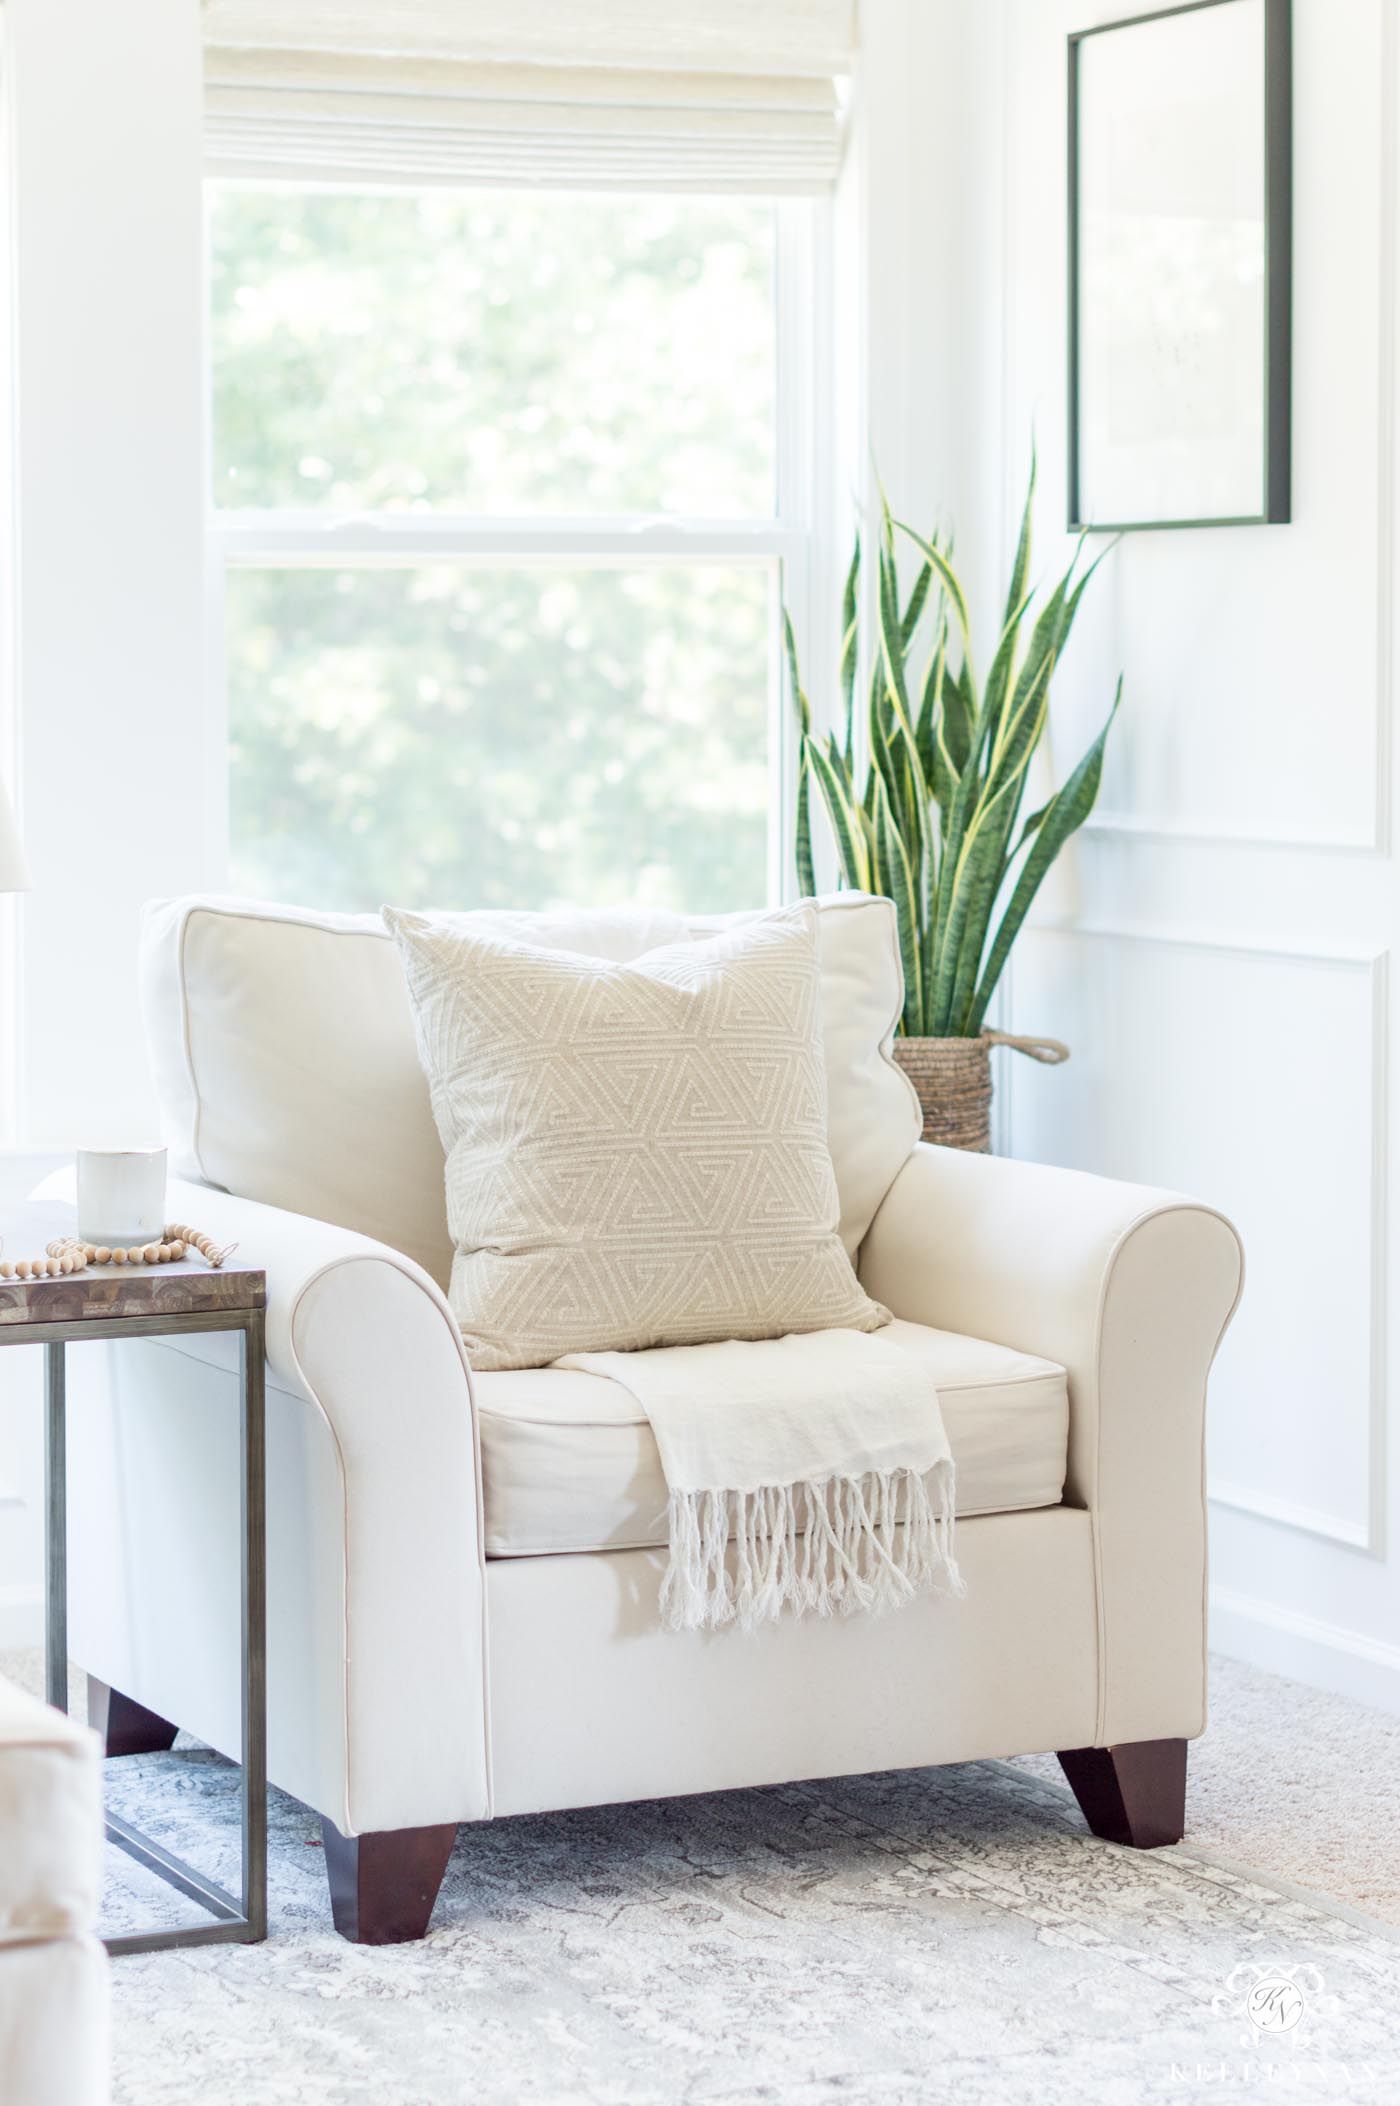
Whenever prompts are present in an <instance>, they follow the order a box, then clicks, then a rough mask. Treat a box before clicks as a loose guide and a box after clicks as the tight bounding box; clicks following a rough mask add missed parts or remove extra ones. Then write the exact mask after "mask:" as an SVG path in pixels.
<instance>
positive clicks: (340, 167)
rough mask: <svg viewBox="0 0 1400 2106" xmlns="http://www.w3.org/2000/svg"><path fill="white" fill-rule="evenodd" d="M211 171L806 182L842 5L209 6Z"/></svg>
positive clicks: (780, 186) (832, 168)
mask: <svg viewBox="0 0 1400 2106" xmlns="http://www.w3.org/2000/svg"><path fill="white" fill-rule="evenodd" d="M204 23H205V47H206V49H205V110H206V128H207V136H208V153H209V160H210V165H211V169H212V172H213V173H215V174H222V175H246V176H282V177H297V176H301V177H303V178H304V179H306V180H314V179H322V180H326V179H329V180H342V181H355V180H359V181H363V182H369V183H380V182H402V183H414V184H421V183H465V184H483V185H495V184H543V185H566V186H569V187H575V188H582V189H588V188H595V189H619V188H622V189H649V190H656V189H667V190H698V191H752V192H762V193H768V194H774V195H781V194H784V193H798V194H801V193H813V192H819V191H821V190H823V189H825V188H826V187H828V186H829V185H830V183H831V182H832V180H833V178H834V176H835V173H836V169H837V164H838V159H839V154H840V145H841V116H840V112H841V100H840V86H841V82H842V79H843V77H844V76H845V75H846V74H847V73H848V72H849V71H850V67H851V62H852V54H853V50H854V40H855V6H854V0H705V4H704V5H701V6H697V5H696V4H695V0H594V4H591V5H589V6H587V7H579V6H574V5H568V4H563V0H474V4H473V5H471V6H469V7H467V6H463V5H461V0H206V5H205V10H204Z"/></svg>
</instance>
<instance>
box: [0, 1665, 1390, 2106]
mask: <svg viewBox="0 0 1400 2106" xmlns="http://www.w3.org/2000/svg"><path fill="white" fill-rule="evenodd" d="M22 1664H23V1665H24V1666H25V1667H27V1668H28V1669H29V1670H30V1672H29V1677H28V1678H29V1679H31V1680H32V1678H33V1672H32V1663H29V1662H25V1663H22ZM0 1665H7V1666H8V1668H9V1671H13V1665H14V1663H8V1664H7V1663H3V1662H0ZM1397 1753H1400V1741H1397V1722H1396V1721H1394V1720H1390V1719H1385V1718H1382V1717H1379V1716H1378V1715H1376V1714H1373V1713H1367V1712H1364V1711H1360V1710H1358V1709H1357V1707H1354V1706H1350V1705H1344V1704H1341V1703H1340V1702H1339V1700H1336V1699H1333V1698H1330V1697H1325V1696H1320V1695H1317V1694H1316V1693H1315V1692H1312V1691H1308V1690H1304V1689H1302V1688H1299V1687H1297V1686H1296V1685H1293V1684H1290V1683H1286V1682H1281V1681H1279V1680H1277V1679H1276V1678H1274V1677H1270V1676H1263V1675H1258V1674H1255V1673H1253V1672H1251V1671H1249V1670H1246V1669H1242V1668H1240V1667H1238V1666H1235V1665H1233V1664H1231V1663H1226V1662H1221V1663H1219V1665H1218V1670H1217V1677H1216V1688H1215V1697H1214V1715H1213V1722H1212V1727H1211V1731H1210V1733H1209V1734H1208V1735H1207V1737H1206V1739H1205V1740H1204V1741H1202V1742H1200V1743H1198V1744H1197V1747H1196V1748H1195V1750H1194V1751H1193V1762H1192V1772H1193V1778H1192V1795H1191V1835H1190V1840H1189V1841H1188V1842H1187V1843H1185V1844H1182V1845H1180V1846H1178V1847H1177V1848H1175V1849H1171V1850H1162V1851H1153V1852H1143V1853H1138V1852H1133V1851H1126V1850H1120V1849H1118V1848H1116V1847H1115V1846H1113V1845H1110V1844H1104V1843H1100V1842H1097V1841H1095V1840H1094V1839H1093V1838H1092V1837H1090V1836H1088V1835H1087V1834H1086V1832H1085V1830H1084V1827H1083V1824H1082V1822H1081V1820H1080V1818H1079V1815H1078V1812H1077V1809H1076V1808H1075V1806H1074V1804H1073V1801H1072V1800H1071V1799H1070V1798H1069V1796H1068V1794H1067V1792H1066V1791H1065V1790H1064V1789H1063V1788H1062V1785H1061V1783H1060V1781H1059V1772H1058V1768H1057V1766H1052V1767H1051V1768H1050V1769H1045V1768H1044V1766H1043V1765H1042V1764H1041V1763H1040V1762H1039V1761H1038V1759H1037V1760H1033V1761H1027V1762H1021V1763H1014V1764H1013V1763H978V1764H968V1765H964V1766H961V1767H957V1768H952V1769H944V1770H924V1771H911V1772H900V1773H892V1774H887V1775H882V1776H876V1777H867V1778H855V1779H841V1780H835V1781H828V1782H825V1783H818V1784H802V1785H792V1786H783V1787H775V1788H772V1789H769V1790H766V1791H740V1792H728V1793H722V1794H716V1795H714V1796H710V1797H705V1798H695V1799H682V1800H674V1801H665V1802H657V1803H654V1804H647V1805H643V1806H634V1807H618V1808H611V1807H604V1808H598V1809H591V1810H587V1811H583V1812H574V1813H568V1814H556V1815H541V1816H532V1817H529V1818H516V1819H511V1820H503V1821H500V1822H496V1823H491V1824H487V1825H484V1826H481V1827H477V1828H468V1829H463V1830H462V1831H461V1834H460V1835H459V1838H458V1842H457V1847H456V1850H455V1851H454V1853H453V1858H452V1863H451V1866H450V1868H449V1871H448V1876H447V1880H446V1882H445V1883H444V1888H443V1893H442V1898H441V1900H440V1903H439V1906H438V1911H437V1915H436V1917H435V1927H434V1930H433V1932H432V1934H431V1935H430V1937H429V1938H427V1939H426V1940H425V1941H424V1942H423V1943H422V1944H420V1945H416V1946H406V1947H393V1948H381V1949H379V1950H372V1949H367V1948H361V1947H354V1946H349V1945H346V1944H345V1943H344V1942H343V1941H341V1940H340V1939H338V1938H336V1937H335V1935H334V1934H333V1932H332V1931H331V1930H330V1926H329V1917H328V1909H327V1904H326V1896H325V1884H324V1866H323V1862H322V1857H321V1852H320V1849H319V1829H318V1824H317V1823H316V1822H315V1821H313V1820H312V1819H311V1818H310V1817H309V1816H308V1815H307V1813H306V1812H305V1810H304V1809H303V1808H302V1807H300V1806H298V1805H297V1804H296V1802H295V1801H292V1800H289V1799H287V1798H285V1797H284V1796H282V1795H281V1794H273V1798H272V1806H271V1838H272V1840H271V1859H270V1873H271V1882H270V1883H271V1894H272V1929H271V1936H270V1937H269V1939H268V1942H267V1943H266V1944H265V1945H262V1946H257V1947H244V1948H228V1947H225V1948H222V1949H221V1948H207V1947H206V1948H203V1949H196V1950H190V1951H185V1952H180V1953H160V1954H152V1955H149V1956H144V1957H140V1958H123V1959H121V1960H119V1961H116V1962H115V1963H114V1965H113V1984H114V1994H115V2003H116V2055H117V2078H116V2093H115V2098H116V2102H117V2106H138V2102H139V2106H174V2102H175V2101H177V2100H178V2101H181V2102H182V2106H183V2102H186V2101H192V2100H197V2101H198V2102H199V2106H225V2102H228V2106H233V2102H234V2101H238V2102H239V2106H261V2102H264V2101H266V2102H269V2106H360V2102H361V2101H364V2102H370V2101H373V2102H375V2106H468V2102H471V2106H515V2102H520V2106H573V2102H579V2106H662V2102H665V2106H669V2102H671V2101H676V2102H686V2106H739V2102H746V2106H747V2102H750V2101H753V2102H763V2106H836V2102H847V2101H856V2102H861V2106H864V2102H866V2101H869V2102H871V2106H874V2102H875V2101H877V2100H878V2101H880V2102H881V2106H890V2102H892V2106H904V2102H909V2106H914V2102H915V2101H920V2102H922V2101H943V2100H945V2099H946V2100H948V2101H953V2100H957V2101H958V2106H1032V2102H1035V2106H1070V2102H1074V2106H1080V2102H1086V2101H1087V2102H1093V2106H1099V2102H1102V2106H1139V2102H1141V2101H1155V2100H1171V2101H1175V2100H1184V2099H1195V2098H1202V2099H1205V2098H1212V2097H1217V2096H1219V2095H1220V2094H1221V2093H1222V2092H1224V2093H1226V2094H1227V2095H1228V2096H1231V2097H1233V2098H1236V2099H1243V2100H1256V2099H1257V2100H1264V2099H1268V2100H1278V2099H1292V2100H1296V2101H1300V2102H1306V2106H1313V2102H1315V2101H1321V2100H1326V2099H1330V2098H1334V2097H1335V2098H1345V2099H1348V2100H1355V2101H1365V2102H1375V2106H1380V2102H1382V2101H1385V2102H1387V2106H1389V2102H1391V2101H1393V2100H1395V2099H1396V2098H1397V2097H1400V1937H1397V1934H1396V1932H1395V1930H1393V1929H1391V1928H1389V1927H1388V1925H1387V1923H1386V1922H1384V1921H1381V1920H1378V1919H1380V1918H1381V1917H1382V1916H1385V1915H1388V1916H1389V1917H1390V1919H1391V1921H1392V1922H1394V1921H1400V1907H1397V1898H1398V1890H1400V1867H1397V1857H1398V1856H1400V1853H1397V1851H1396V1849H1395V1826H1396V1822H1397V1819H1400V1808H1398V1807H1397V1797H1400V1795H1398V1794H1397V1791H1396V1785H1397V1782H1400V1764H1397V1761H1396V1757H1397ZM108 1776H109V1797H110V1798H111V1800H112V1802H113V1804H114V1805H115V1806H116V1807H118V1808H119V1809H120V1810H121V1811H122V1812H124V1813H126V1814H127V1815H128V1817H129V1818H132V1819H134V1820H136V1821H138V1822H139V1823H140V1824H141V1825H142V1826H144V1827H147V1828H149V1829H150V1830H151V1831H152V1832H153V1833H155V1834H156V1835H157V1836H158V1837H159V1838H160V1839H161V1840H163V1841H165V1842H167V1843H168V1844H170V1845H171V1847H173V1848H174V1849H176V1850H177V1851H179V1852H181V1853H182V1854H184V1855H187V1856H189V1857H191V1858H193V1859H194V1860H195V1861H196V1862H198V1863H200V1864H201V1865H202V1866H205V1867H207V1869H209V1870H210V1871H212V1872H213V1873H214V1874H215V1875H216V1876H218V1877H222V1878H224V1879H225V1880H227V1881H232V1879H233V1878H234V1876H235V1871H236V1862H237V1848H238V1808H237V1773H236V1772H235V1771H233V1770H232V1769H231V1768H230V1766H229V1765H227V1764H226V1763H224V1762H222V1761H221V1760H220V1759H219V1758H218V1757H216V1756H213V1755H211V1754H209V1753H208V1752H207V1751H197V1750H195V1751H188V1752H184V1753H180V1752H177V1753H176V1754H174V1755H170V1756H153V1757H143V1758H128V1759H127V1760H126V1761H124V1762H122V1763H120V1764H116V1765H112V1766H111V1768H110V1769H109V1772H108ZM109 1855H110V1858H111V1877H110V1880H109V1891H108V1907H109V1912H110V1914H109V1923H110V1926H111V1927H113V1928H115V1927H118V1926H119V1925H120V1926H123V1927H125V1926H126V1925H129V1924H132V1923H134V1922H135V1921H141V1922H150V1921H151V1920H153V1919H155V1920H160V1919H161V1918H162V1917H163V1916H164V1914H165V1912H166V1911H168V1910H169V1909H170V1908H171V1907H172V1905H175V1906H180V1904H178V1903H177V1904H172V1902H171V1899H170V1897H169V1896H168V1894H167V1891H166V1890H165V1889H163V1888H161V1887H159V1886H158V1885H156V1883H154V1882H153V1881H151V1880H149V1878H148V1877H147V1875H145V1874H143V1873H142V1872H140V1871H139V1869H138V1868H136V1867H134V1866H133V1865H131V1864H130V1861H129V1860H127V1859H125V1858H123V1857H121V1856H120V1854H119V1853H117V1852H115V1851H113V1852H111V1853H109ZM1387 1860H1388V1864H1387ZM1303 1889H1310V1890H1311V1891H1301V1890H1303ZM1271 1979H1281V1980H1286V1981H1288V1982H1289V1983H1291V1984H1292V1985H1293V1988H1294V1990H1295V1991H1296V1992H1298V1994H1297V1995H1296V1996H1295V1995H1293V1994H1292V1993H1290V1994H1288V1995H1287V1996H1286V1997H1285V1998H1284V1999H1282V2000H1281V1999H1280V1998H1279V1997H1278V1996H1277V1995H1271V1994H1269V1993H1268V1991H1267V1989H1266V1990H1265V1992H1264V1994H1263V1996H1262V1998H1261V1999H1259V2000H1257V2001H1256V2012H1257V2015H1256V2017H1254V2018H1251V2016H1250V2010H1249V2005H1250V2001H1251V1992H1252V1991H1254V1990H1256V1988H1257V1987H1258V1985H1260V1984H1261V1983H1263V1984H1267V1983H1268V1982H1269V1981H1270V1980H1271ZM1285 2010H1286V2011H1287V2013H1288V2014H1289V2015H1290V2016H1291V2017H1292V2018H1295V2019H1296V2021H1297V2022H1296V2023H1291V2024H1289V2025H1288V2026H1286V2027H1281V2028H1280V2029H1279V2030H1278V2031H1274V2030H1272V2028H1271V2026H1270V2023H1269V2014H1270V2013H1273V2014H1275V2015H1277V2014H1278V2013H1280V2012H1282V2011H1285Z"/></svg>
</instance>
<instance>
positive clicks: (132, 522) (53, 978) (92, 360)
mask: <svg viewBox="0 0 1400 2106" xmlns="http://www.w3.org/2000/svg"><path fill="white" fill-rule="evenodd" d="M5 32H6V47H7V65H6V74H7V79H6V88H7V93H8V100H9V117H10V132H11V142H12V143H11V181H12V202H13V223H14V312H15V368H16V373H15V381H16V399H17V422H16V432H17V439H16V447H15V455H16V469H17V530H16V542H17V560H18V593H17V643H18V667H17V697H18V714H19V720H20V782H19V793H20V794H19V802H20V808H21V823H22V826H23V830H24V835H25V840H26V845H27V847H28V851H29V859H30V863H31V867H32V872H33V879H34V887H33V891H32V892H31V893H30V895H29V896H28V898H27V899H26V900H25V902H24V905H23V909H22V915H21V931H22V934H21V953H22V955H21V979H22V986H21V999H20V1014H21V1018H22V1020H23V1022H22V1030H23V1037H22V1041H21V1046H20V1062H19V1067H20V1073H19V1099H20V1106H19V1121H20V1131H21V1133H22V1134H23V1135H24V1137H25V1139H26V1141H27V1142H28V1143H29V1144H30V1145H48V1144H50V1143H52V1144H53V1145H55V1146H71V1145H72V1143H73V1141H74V1139H75V1138H77V1137H78V1136H79V1135H80V1134H81V1133H92V1134H101V1133H102V1132H103V1131H104V1130H112V1131H129V1130H130V1128H131V1126H132V1125H133V1124H135V1125H137V1126H138V1127H144V1126H145V1125H146V1124H148V1123H149V1122H150V1121H151V1120H152V1119H153V1113H154V1107H153V1106H152V1105H151V1104H150V1102H149V1099H148V1094H147V1084H146V1076H145V1058H144V1053H143V1049H142V1045H141V1037H140V1028H139V1019H138V1015H137V1008H136V991H135V985H136V983H135V972H134V960H135V947H136V929H137V917H138V914H139V910H140V906H141V903H142V902H143V901H144V900H146V899H150V898H153V897H157V896H159V895H160V894H162V893H168V892H172V891H184V890H188V889H191V888H193V887H196V886H198V885H199V884H201V883H202V882H204V881H205V879H206V878H207V876H208V874H209V872H208V862H207V858H206V855H205V852H204V846H203V841H202V833H203V820H204V811H203V797H202V791H203V782H204V774H203V771H204V766H205V749H206V719H205V712H204V709H203V694H202V680H203V663H202V648H201V640H200V639H201V627H202V619H203V609H202V578H203V562H204V556H203V516H204V507H203V491H202V461H203V454H202V444H203V440H202V390H203V376H202V371H201V359H200V333H201V317H202V311H203V296H202V284H203V258H202V233H201V228H202V205H201V191H200V176H201V170H202V165H203V160H202V155H203V147H202V138H201V85H200V80H201V75H200V64H201V58H200V17H199V9H198V8H197V7H194V6H192V5H191V4H190V0H122V4H121V5H120V6H94V5H92V4H90V0H6V5H5Z"/></svg>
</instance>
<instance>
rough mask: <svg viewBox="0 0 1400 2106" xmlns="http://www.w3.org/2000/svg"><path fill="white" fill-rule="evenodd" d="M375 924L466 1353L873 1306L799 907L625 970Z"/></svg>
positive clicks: (525, 1355) (662, 1334) (852, 1315)
mask: <svg viewBox="0 0 1400 2106" xmlns="http://www.w3.org/2000/svg"><path fill="white" fill-rule="evenodd" d="M384 918H385V920H386V921H387V922H388V924H389V926H390V928H391V929H392V930H393V932H394V935H395V938H396V940H397V942H398V945H399V948H400V950H401V952H402V954H403V960H404V968H405V971H406V973H407V976H408V985H409V991H410V994H411V995H412V998H413V1005H414V1014H415V1018H416V1021H417V1026H418V1041H419V1048H420V1052H421V1055H422V1060H423V1065H424V1068H425V1069H426V1071H427V1075H428V1080H429V1085H430V1089H431V1094H432V1102H433V1110H434V1113H435V1115H436V1118H437V1123H438V1131H439V1133H440V1134H441V1136H442V1143H443V1147H444V1149H445V1150H446V1153H447V1214H448V1224H449V1226H450V1228H451V1230H452V1233H453V1237H454V1239H455V1242H456V1256H455V1258H454V1260H453V1266H452V1305H453V1308H454V1310H455V1312H456V1315H457V1317H458V1320H459V1322H460V1323H461V1326H462V1335H463V1337H464V1339H465V1341H466V1345H467V1350H468V1352H469V1353H470V1355H471V1360H472V1366H473V1368H475V1369H477V1370H484V1369H497V1368H521V1367H537V1366H541V1365H543V1364H544V1363H546V1362H548V1361H551V1360H555V1359H557V1358H558V1357H559V1355H560V1354H561V1353H569V1352H619V1351H620V1352H627V1351H631V1350H638V1349H642V1348H645V1347H650V1346H672V1345H703V1344H706V1343H708V1342H710V1341H714V1340H720V1339H765V1338H777V1337H781V1336H782V1335H784V1334H785V1333H789V1332H794V1331H824V1330H829V1329H837V1328H841V1329H849V1330H855V1331H873V1330H875V1329H876V1328H877V1327H878V1326H879V1325H880V1324H882V1323H883V1322H885V1321H886V1312H885V1311H884V1310H883V1309H881V1308H879V1307H878V1305H877V1304H875V1303H874V1302H872V1301H871V1300H870V1299H869V1297H868V1296H867V1295H866V1294H865V1292H864V1291H863V1289H862V1288H861V1287H860V1286H859V1285H858V1283H857V1281H856V1276H855V1274H854V1272H853V1271H852V1270H851V1261H850V1259H849V1258H848V1257H847V1255H846V1252H845V1250H844V1249H843V1247H842V1244H841V1240H840V1238H839V1236H838V1235H837V1233H836V1229H837V1221H838V1218H839V1211H840V1210H839V1204H838V1200H837V1194H836V1180H835V1177H834V1176H833V1174H832V1168H831V1154H830V1150H829V1149H828V1146H827V1118H826V1073H825V1067H824V1064H823V1059H822V1006H821V993H822V989H821V960H820V954H819V951H818V948H817V919H816V910H815V908H813V907H812V906H811V905H810V904H805V903H804V904H802V905H799V906H795V907H785V908H781V909H779V910H778V911H777V912H775V913H773V914H770V915H766V916H764V917H763V918H762V919H760V920H758V921H755V922H751V923H747V924H745V925H743V926H741V927H739V928H736V929H729V930H725V931H724V932H722V933H721V934H719V935H716V936H714V937H712V938H711V939H710V940H709V942H708V943H700V944H696V943H677V944H669V945H664V946H663V947H662V948H661V949H659V950H654V951H648V952H647V953H646V954H645V955H644V956H643V957H641V958H638V959H636V960H634V961H632V962H631V963H627V964H620V963H616V962H614V961H612V960H605V959H594V958H583V957H580V956H579V955H578V954H577V953H576V952H568V951H556V950H549V949H545V948H544V947H543V946H541V945H538V944H524V943H519V942H514V941H504V942H503V941H499V940H492V939H489V938H486V937H482V936H480V935H479V934H477V933H476V932H475V931H473V930H470V929H463V928H461V927H460V926H458V925H457V924H456V923H455V922H454V920H453V919H452V917H450V916H449V917H429V916H426V915H421V914H409V913H405V912H402V911H400V910H398V909H395V908H389V907H386V908H385V910H384Z"/></svg>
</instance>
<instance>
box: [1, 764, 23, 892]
mask: <svg viewBox="0 0 1400 2106" xmlns="http://www.w3.org/2000/svg"><path fill="white" fill-rule="evenodd" d="M28 890H29V865H28V864H27V863H26V862H25V860H24V850H23V849H22V848H21V847H20V841H19V828H18V827H17V826H16V825H15V813H14V806H13V805H12V804H11V803H10V793H9V791H8V790H7V789H6V788H5V785H4V784H3V783H0V892H27V891H28Z"/></svg>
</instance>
